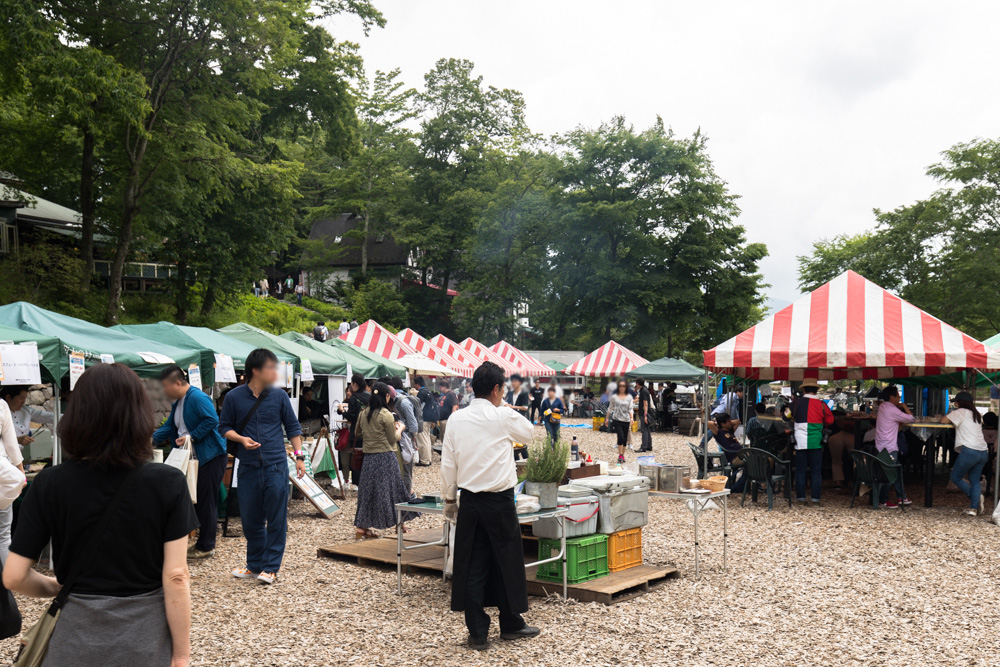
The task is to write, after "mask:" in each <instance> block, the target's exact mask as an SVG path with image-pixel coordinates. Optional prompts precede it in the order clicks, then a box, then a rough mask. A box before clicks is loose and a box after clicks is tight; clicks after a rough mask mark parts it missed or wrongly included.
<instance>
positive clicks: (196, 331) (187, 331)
mask: <svg viewBox="0 0 1000 667" xmlns="http://www.w3.org/2000/svg"><path fill="white" fill-rule="evenodd" d="M112 328H113V329H120V330H121V331H124V332H125V333H130V334H132V335H133V336H141V337H142V338H147V339H149V340H159V341H163V342H164V343H169V344H170V345H176V346H177V347H185V348H191V349H197V350H200V351H201V362H200V363H199V364H198V367H199V368H200V369H201V378H202V383H203V384H204V385H206V386H209V385H211V384H212V382H213V381H214V375H215V372H214V370H213V369H214V368H215V355H216V354H226V355H229V356H230V357H232V358H233V368H234V369H235V370H237V371H242V370H243V368H244V366H245V365H246V359H247V355H248V354H250V353H251V352H253V350H254V349H255V348H254V346H253V345H249V344H247V343H244V342H243V341H241V340H236V339H235V338H231V337H230V336H227V335H225V334H222V333H219V332H218V331H213V330H212V329H206V328H205V327H189V326H184V325H180V324H174V323H173V322H157V323H156V324H119V325H118V326H116V327H112ZM278 358H279V359H280V360H281V361H289V362H292V363H295V357H293V356H291V355H278ZM208 371H211V372H210V373H209V372H208Z"/></svg>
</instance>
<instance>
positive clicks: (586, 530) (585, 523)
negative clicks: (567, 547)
mask: <svg viewBox="0 0 1000 667" xmlns="http://www.w3.org/2000/svg"><path fill="white" fill-rule="evenodd" d="M564 505H569V512H568V513H567V514H566V524H565V525H566V537H580V536H581V535H593V534H594V533H596V532H597V514H598V512H600V509H601V502H600V500H599V499H598V498H597V496H593V495H586V496H577V497H574V498H566V497H563V496H559V506H560V507H562V506H564ZM559 523H560V522H559V519H539V520H538V521H536V522H535V523H533V524H531V532H532V534H533V535H534V536H535V537H547V538H549V539H552V540H558V539H559V538H560V537H562V535H560V534H559Z"/></svg>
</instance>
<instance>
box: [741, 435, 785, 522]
mask: <svg viewBox="0 0 1000 667" xmlns="http://www.w3.org/2000/svg"><path fill="white" fill-rule="evenodd" d="M737 457H738V458H740V459H742V460H743V474H744V475H746V476H747V479H746V483H745V484H744V485H743V495H742V496H741V497H740V507H743V503H744V502H746V499H747V489H749V488H750V486H751V485H753V492H752V494H751V499H752V500H753V501H754V502H757V486H756V485H758V484H760V485H763V486H764V489H765V490H766V491H767V509H768V511H771V510H772V509H774V487H775V483H776V482H782V481H783V482H785V497H786V498H788V506H789V507H791V506H792V487H791V484H790V480H789V479H788V473H787V470H788V466H789V462H788V461H784V460H782V459H779V458H778V457H777V456H775V455H774V454H772V453H771V452H769V451H767V450H764V449H758V448H756V447H744V448H743V449H741V450H740V453H739V454H737Z"/></svg>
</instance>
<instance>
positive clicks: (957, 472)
mask: <svg viewBox="0 0 1000 667" xmlns="http://www.w3.org/2000/svg"><path fill="white" fill-rule="evenodd" d="M989 457H990V454H989V452H988V451H986V450H985V449H971V448H969V447H962V451H960V452H959V453H958V460H957V461H955V467H953V468H952V469H951V481H952V483H953V484H954V485H955V486H957V487H958V488H959V489H961V491H962V493H964V494H965V495H967V496H968V497H969V507H970V508H972V509H979V494H980V493H982V490H981V489H980V488H979V478H980V476H981V475H982V474H983V466H985V465H986V460H987V459H988V458H989ZM966 475H968V476H969V481H968V482H966V481H965V480H964V479H962V478H963V477H965V476H966Z"/></svg>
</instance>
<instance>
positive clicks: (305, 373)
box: [299, 359, 315, 382]
mask: <svg viewBox="0 0 1000 667" xmlns="http://www.w3.org/2000/svg"><path fill="white" fill-rule="evenodd" d="M299 367H300V368H302V381H303V382H312V381H313V380H314V379H315V378H314V377H313V366H312V362H311V361H309V360H308V359H300V360H299Z"/></svg>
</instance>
